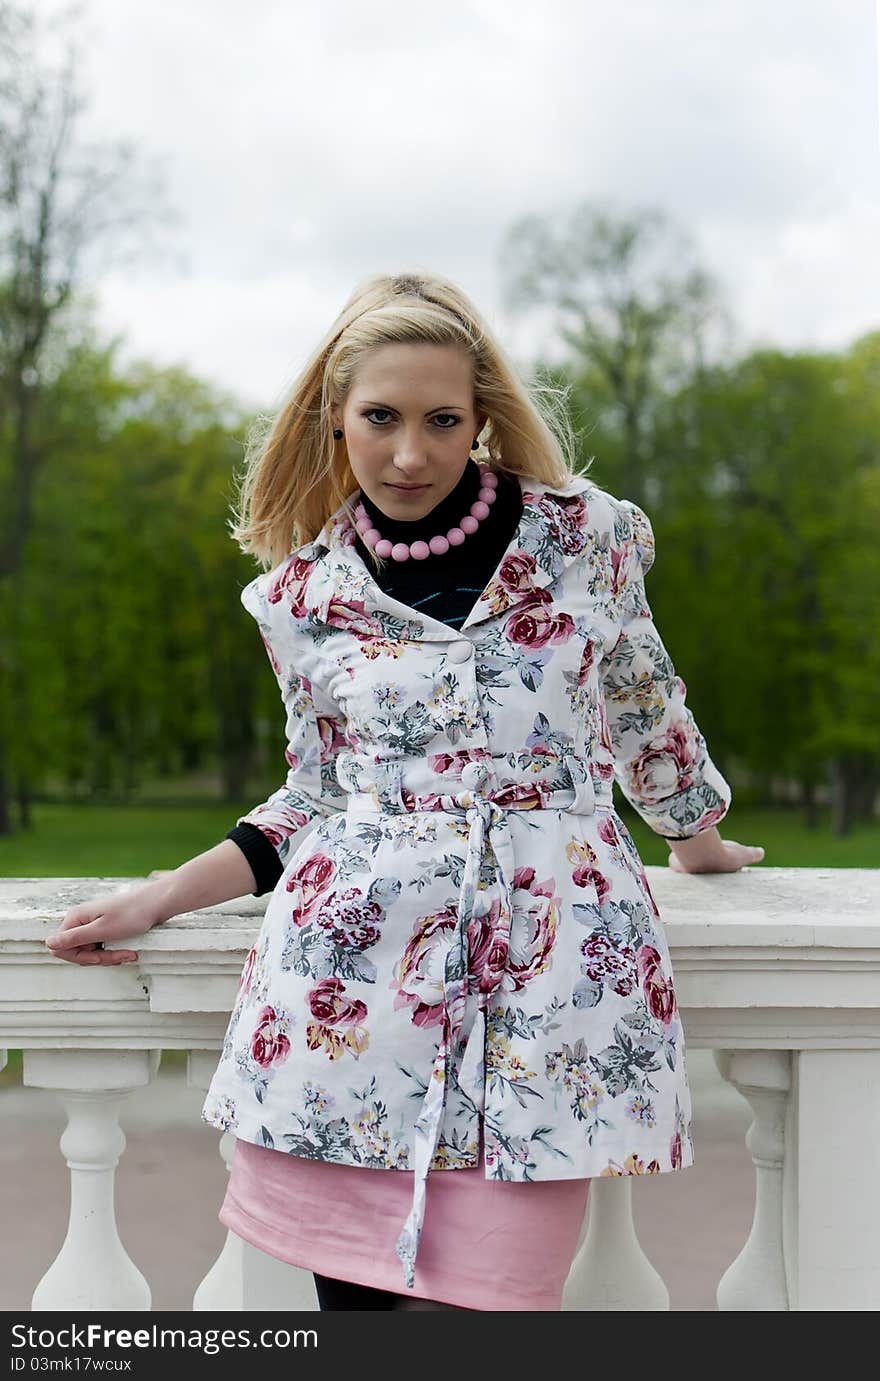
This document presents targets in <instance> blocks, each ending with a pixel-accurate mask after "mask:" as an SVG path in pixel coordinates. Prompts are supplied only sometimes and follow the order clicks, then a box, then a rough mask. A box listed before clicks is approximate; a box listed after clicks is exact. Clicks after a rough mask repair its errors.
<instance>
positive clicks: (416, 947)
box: [392, 903, 457, 1026]
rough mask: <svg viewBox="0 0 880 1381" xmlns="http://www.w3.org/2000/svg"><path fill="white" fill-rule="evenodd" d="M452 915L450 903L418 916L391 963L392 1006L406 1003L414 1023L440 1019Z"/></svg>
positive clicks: (454, 913)
mask: <svg viewBox="0 0 880 1381" xmlns="http://www.w3.org/2000/svg"><path fill="white" fill-rule="evenodd" d="M456 916H457V911H456V907H455V905H454V904H452V903H450V905H449V906H446V907H443V908H442V910H440V911H437V912H435V913H434V914H433V915H429V916H423V917H421V918H420V919H419V920H418V921H417V922H416V926H415V929H414V930H413V932H412V934H411V935H410V937H409V940H408V942H407V945H406V949H405V950H404V951H403V954H402V955H401V957H400V959H399V960H398V962H397V964H396V965H395V967H394V978H393V980H392V987H395V986H396V988H397V992H396V993H395V996H394V1007H395V1009H398V1010H399V1009H400V1008H401V1007H409V1008H410V1014H411V1020H412V1022H413V1025H414V1026H437V1025H439V1024H440V1022H441V1021H442V1020H443V971H444V965H445V963H446V955H447V953H448V950H449V946H450V944H451V932H452V931H453V930H454V929H455V923H456Z"/></svg>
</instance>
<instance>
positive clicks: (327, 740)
mask: <svg viewBox="0 0 880 1381" xmlns="http://www.w3.org/2000/svg"><path fill="white" fill-rule="evenodd" d="M306 689H307V690H308V691H309V694H311V689H312V688H311V684H308V685H307V686H306ZM318 737H319V739H320V740H321V762H329V761H330V760H331V758H332V757H333V756H334V754H335V753H337V752H338V751H339V749H340V748H345V747H346V746H347V743H348V740H347V739H346V737H345V734H343V733H342V731H341V729H340V727H339V721H338V720H337V719H334V717H333V716H332V715H325V714H319V715H318Z"/></svg>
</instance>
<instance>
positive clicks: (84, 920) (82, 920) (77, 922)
mask: <svg viewBox="0 0 880 1381" xmlns="http://www.w3.org/2000/svg"><path fill="white" fill-rule="evenodd" d="M104 911H105V902H104V899H103V898H101V900H99V901H93V902H81V903H80V905H79V906H74V907H72V908H71V909H70V911H68V913H67V915H66V916H65V917H64V920H63V921H62V922H61V924H60V926H59V927H58V929H59V931H68V930H77V929H78V928H79V927H80V926H84V925H88V923H89V922H90V921H97V920H99V919H100V917H101V916H103V914H104Z"/></svg>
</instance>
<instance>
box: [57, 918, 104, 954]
mask: <svg viewBox="0 0 880 1381" xmlns="http://www.w3.org/2000/svg"><path fill="white" fill-rule="evenodd" d="M100 930H101V926H100V921H81V922H80V923H79V924H77V925H74V926H73V927H71V928H70V929H68V930H64V929H62V930H57V931H56V932H55V934H54V935H47V937H46V944H47V945H48V946H49V948H50V949H51V950H55V951H58V950H65V949H75V948H76V947H77V946H78V945H93V944H96V943H97V942H98V940H100V939H101V934H100Z"/></svg>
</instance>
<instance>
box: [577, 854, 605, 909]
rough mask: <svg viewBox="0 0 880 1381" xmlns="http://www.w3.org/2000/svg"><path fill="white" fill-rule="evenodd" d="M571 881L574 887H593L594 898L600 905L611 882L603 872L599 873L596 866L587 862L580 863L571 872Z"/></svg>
mask: <svg viewBox="0 0 880 1381" xmlns="http://www.w3.org/2000/svg"><path fill="white" fill-rule="evenodd" d="M571 877H572V881H573V882H574V884H575V886H576V887H594V888H595V889H596V900H597V901H598V902H599V905H600V906H601V905H602V903H603V902H604V900H605V898H606V897H607V895H608V893H609V892H610V891H611V883H610V882H609V881H608V879H607V877H606V876H605V874H604V873H600V871H599V869H598V868H593V867H592V866H591V865H590V864H589V863H582V864H581V865H580V866H579V867H578V868H575V869H574V871H573V872H572V875H571Z"/></svg>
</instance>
